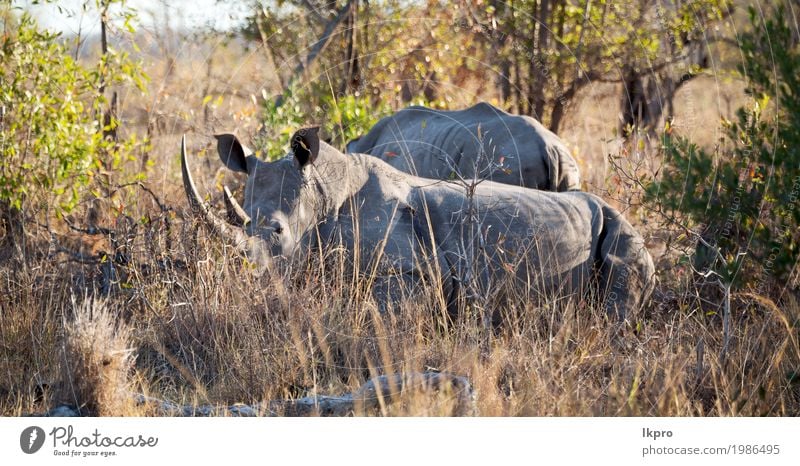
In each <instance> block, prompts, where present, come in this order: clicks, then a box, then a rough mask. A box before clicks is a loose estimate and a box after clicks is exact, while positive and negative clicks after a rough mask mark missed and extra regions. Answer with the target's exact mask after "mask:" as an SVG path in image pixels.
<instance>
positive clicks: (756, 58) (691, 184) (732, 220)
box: [646, 8, 800, 291]
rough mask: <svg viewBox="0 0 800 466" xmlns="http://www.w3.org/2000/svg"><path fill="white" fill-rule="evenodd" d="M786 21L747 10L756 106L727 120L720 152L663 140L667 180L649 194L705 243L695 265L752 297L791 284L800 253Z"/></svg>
mask: <svg viewBox="0 0 800 466" xmlns="http://www.w3.org/2000/svg"><path fill="white" fill-rule="evenodd" d="M785 18H786V17H785V14H784V10H783V8H778V9H777V10H776V12H775V13H774V16H773V18H772V19H768V20H766V21H764V22H762V21H761V19H760V16H758V15H757V14H756V11H755V10H753V9H751V10H750V20H751V23H752V25H753V30H754V31H753V32H752V33H750V34H747V35H744V36H743V37H742V38H741V39H740V47H741V50H742V54H743V57H744V61H743V65H742V66H741V67H740V71H741V72H742V74H743V75H744V76H745V77H746V79H747V80H748V85H747V93H748V94H749V95H750V96H751V97H752V98H753V104H752V106H750V107H748V108H741V109H739V111H738V112H737V119H736V121H734V122H724V130H725V131H724V138H723V141H721V144H720V148H719V149H718V150H716V151H711V152H710V151H707V150H703V149H701V148H698V147H697V146H696V145H694V144H692V143H691V142H690V141H688V140H687V139H685V138H682V137H678V136H673V135H670V134H666V135H665V136H664V139H663V150H664V156H665V166H664V169H663V170H662V176H661V179H660V180H659V181H658V182H655V183H653V184H650V185H649V186H648V187H647V189H646V200H647V201H648V202H650V203H651V205H654V206H655V207H656V208H657V209H659V210H661V211H662V212H663V213H664V214H665V215H666V216H667V217H668V218H670V219H672V220H674V221H676V222H678V223H681V224H683V225H685V226H687V227H689V228H692V229H694V230H695V231H698V232H699V233H700V236H701V238H703V241H705V242H706V243H708V245H704V244H703V241H699V244H698V247H697V249H696V253H695V257H694V263H695V266H696V267H698V268H700V269H703V270H711V271H714V272H716V273H717V274H719V275H720V276H721V278H722V280H723V281H724V282H725V283H727V284H733V285H734V286H737V287H747V288H749V289H754V290H756V291H764V290H765V289H766V287H767V286H768V285H769V283H770V282H771V281H773V280H777V281H786V280H788V279H789V277H790V276H791V274H792V271H793V268H794V265H795V264H796V263H797V260H798V246H799V245H800V230H799V229H798V227H800V46H798V43H797V41H796V39H795V38H794V37H793V35H792V32H791V29H790V27H789V25H788V23H787V21H786V19H785ZM667 133H669V131H667ZM709 246H710V247H709ZM717 251H718V253H719V254H717ZM720 256H721V258H720Z"/></svg>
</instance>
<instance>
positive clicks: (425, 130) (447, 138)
mask: <svg viewBox="0 0 800 466" xmlns="http://www.w3.org/2000/svg"><path fill="white" fill-rule="evenodd" d="M347 151H348V152H353V153H365V154H369V155H373V156H376V157H379V158H381V159H382V160H384V161H386V162H388V163H389V164H390V165H392V166H394V167H395V168H397V169H399V170H402V171H405V172H407V173H412V174H415V175H418V176H421V177H424V178H434V179H454V178H457V177H463V178H465V179H471V178H473V177H475V178H480V179H483V178H486V179H490V180H492V181H497V182H500V183H506V184H512V185H518V186H526V187H530V188H535V189H542V190H550V191H556V190H558V191H566V190H575V189H580V181H579V174H578V166H577V163H576V162H575V160H574V159H573V158H572V156H571V155H570V153H569V150H568V149H567V148H566V147H565V146H564V144H563V143H562V142H561V140H560V139H559V138H558V136H556V135H555V134H553V133H552V132H550V131H549V130H547V129H546V128H545V127H544V126H542V125H541V124H540V123H539V122H538V121H536V120H535V119H533V118H530V117H527V116H519V115H511V114H509V113H506V112H504V111H503V110H500V109H498V108H496V107H493V106H491V105H489V104H486V103H480V104H477V105H475V106H473V107H470V108H467V109H464V110H456V111H442V110H435V109H430V108H427V107H420V106H413V107H409V108H406V109H404V110H401V111H399V112H397V113H396V114H394V115H391V116H388V117H385V118H383V119H382V120H381V121H379V122H378V123H377V124H376V125H375V126H374V127H373V128H372V130H370V132H369V133H367V134H366V135H365V136H363V137H361V138H359V139H357V140H355V141H352V142H351V143H350V144H348V146H347Z"/></svg>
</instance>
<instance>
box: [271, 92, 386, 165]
mask: <svg viewBox="0 0 800 466" xmlns="http://www.w3.org/2000/svg"><path fill="white" fill-rule="evenodd" d="M390 112H391V107H390V106H389V104H388V103H386V102H381V101H379V102H377V103H375V102H373V101H372V100H371V99H369V98H367V97H363V96H356V95H353V94H347V95H344V96H339V97H337V96H334V95H333V94H331V93H330V92H325V91H323V90H318V89H314V88H313V87H311V88H307V89H303V90H299V89H290V90H288V91H286V92H285V93H284V94H283V96H282V98H281V100H280V101H278V100H277V99H266V104H265V106H264V132H263V134H262V135H261V137H260V138H259V140H258V141H256V145H257V146H258V147H259V148H262V149H263V152H264V156H265V157H266V158H267V159H268V160H274V159H276V158H279V157H282V156H284V155H286V153H287V151H288V148H289V138H290V137H291V136H292V134H294V132H295V131H297V129H298V128H300V127H301V126H306V125H311V124H318V125H320V126H321V127H322V129H323V134H324V135H325V136H326V137H329V138H330V142H331V144H333V145H334V146H336V147H338V148H340V149H344V146H345V144H347V142H348V141H351V140H353V139H355V138H357V137H359V136H361V135H363V134H364V133H366V132H367V131H369V130H370V128H372V126H373V125H374V124H375V123H377V122H378V120H379V119H380V118H382V117H384V116H386V115H388V114H389V113H390Z"/></svg>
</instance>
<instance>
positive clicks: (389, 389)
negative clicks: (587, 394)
mask: <svg viewBox="0 0 800 466" xmlns="http://www.w3.org/2000/svg"><path fill="white" fill-rule="evenodd" d="M415 392H416V393H424V394H428V396H431V395H433V396H432V397H431V399H432V400H433V398H434V396H442V395H443V396H447V397H451V398H450V399H451V400H452V408H451V409H449V410H448V411H447V412H446V413H445V414H446V415H449V416H475V415H477V414H478V413H477V408H476V406H475V396H474V395H475V394H474V392H473V389H472V385H471V384H470V382H469V380H468V379H467V378H465V377H459V376H456V375H452V374H445V373H441V372H422V373H410V374H390V375H381V376H378V377H375V378H373V379H371V380H369V381H368V382H367V383H365V384H364V385H362V386H361V387H359V388H358V390H356V391H354V392H352V393H347V394H344V395H342V396H326V395H318V396H308V397H303V398H297V399H289V400H271V401H268V402H264V403H256V404H254V405H247V404H234V405H229V406H221V405H180V404H177V403H173V402H171V401H165V400H160V399H157V398H153V397H148V396H145V395H141V394H132V396H133V397H134V400H135V402H136V404H137V405H139V406H144V407H147V408H149V409H151V410H152V411H153V412H154V413H156V414H157V415H159V416H178V417H209V416H233V417H264V416H267V417H277V416H285V417H311V416H324V417H342V416H365V415H371V414H378V413H384V414H385V413H386V408H387V407H388V406H390V405H393V404H395V403H398V402H400V401H401V400H402V399H403V398H404V397H405V396H407V395H408V394H410V393H415ZM434 414H442V413H441V412H438V411H437V412H434ZM34 416H36V415H34ZM39 416H48V417H70V416H81V410H80V408H77V407H73V406H66V405H62V406H58V407H56V408H53V409H51V410H50V411H48V412H46V413H44V414H39Z"/></svg>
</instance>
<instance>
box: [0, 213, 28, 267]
mask: <svg viewBox="0 0 800 466" xmlns="http://www.w3.org/2000/svg"><path fill="white" fill-rule="evenodd" d="M0 227H2V230H3V231H2V233H3V236H2V237H0V247H1V248H2V249H6V248H10V250H11V251H12V255H14V256H16V257H18V258H24V257H25V222H24V216H23V214H22V211H21V210H19V209H17V208H16V207H13V206H12V205H11V204H9V203H8V202H6V201H0ZM3 255H4V256H5V254H3Z"/></svg>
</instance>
